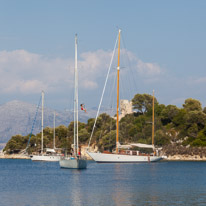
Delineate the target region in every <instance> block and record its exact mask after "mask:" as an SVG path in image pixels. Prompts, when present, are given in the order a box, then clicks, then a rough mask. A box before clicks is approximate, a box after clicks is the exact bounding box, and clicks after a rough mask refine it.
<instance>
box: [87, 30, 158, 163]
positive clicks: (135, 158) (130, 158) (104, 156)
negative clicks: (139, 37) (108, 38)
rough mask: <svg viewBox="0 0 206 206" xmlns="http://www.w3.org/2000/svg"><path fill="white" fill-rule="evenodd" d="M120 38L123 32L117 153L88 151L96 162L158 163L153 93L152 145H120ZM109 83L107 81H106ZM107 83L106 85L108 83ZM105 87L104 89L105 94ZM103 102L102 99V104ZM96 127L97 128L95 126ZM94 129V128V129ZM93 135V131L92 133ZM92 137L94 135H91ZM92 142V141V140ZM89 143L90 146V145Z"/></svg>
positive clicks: (117, 116) (117, 115)
mask: <svg viewBox="0 0 206 206" xmlns="http://www.w3.org/2000/svg"><path fill="white" fill-rule="evenodd" d="M120 37H121V30H119V33H118V62H117V108H116V152H115V153H111V154H108V153H100V152H98V153H95V152H90V151H87V154H88V155H89V156H90V157H91V158H92V159H93V160H95V161H96V162H100V163H102V162H104V163H136V162H156V161H159V160H161V159H162V157H161V156H158V155H156V152H155V146H154V92H153V117H152V120H153V121H152V145H146V144H129V145H120V143H119V77H120ZM106 82H107V79H106ZM106 82H105V83H106ZM104 90H105V87H104V89H103V92H104ZM101 101H102V98H101V100H100V102H101ZM94 127H95V126H94ZM93 129H94V128H93ZM92 133H93V131H92ZM91 137H92V135H91ZM90 141H91V139H90ZM90 141H89V144H90ZM132 147H139V148H151V149H153V151H154V152H153V154H148V155H142V154H140V153H139V151H135V152H134V154H133V151H126V153H124V154H122V153H120V149H123V148H132Z"/></svg>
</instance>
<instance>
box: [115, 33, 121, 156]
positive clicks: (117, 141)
mask: <svg viewBox="0 0 206 206" xmlns="http://www.w3.org/2000/svg"><path fill="white" fill-rule="evenodd" d="M120 34H121V30H120V29H119V40H118V63H117V122H116V124H117V129H116V153H118V152H119V149H118V147H119V64H120Z"/></svg>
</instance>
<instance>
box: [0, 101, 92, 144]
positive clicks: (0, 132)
mask: <svg viewBox="0 0 206 206" xmlns="http://www.w3.org/2000/svg"><path fill="white" fill-rule="evenodd" d="M36 108H37V105H34V104H30V103H27V102H21V101H17V100H14V101H11V102H8V103H6V104H3V105H1V106H0V144H2V143H6V142H7V141H8V140H9V139H10V138H11V137H12V136H13V135H16V134H21V135H27V134H29V133H30V132H31V128H32V124H33V121H34V117H35V113H36ZM95 112H96V111H95V110H89V111H88V112H87V113H84V112H82V113H80V117H79V119H80V121H81V122H86V121H87V120H88V119H89V118H90V117H93V116H94V115H95ZM53 114H54V110H52V109H49V108H45V109H44V127H47V126H49V127H53ZM56 114H57V116H56V126H59V125H69V123H70V122H71V121H72V119H73V112H72V111H69V112H68V111H56ZM40 130H41V108H39V110H38V115H37V119H36V124H35V127H34V131H33V133H34V134H36V133H38V132H40Z"/></svg>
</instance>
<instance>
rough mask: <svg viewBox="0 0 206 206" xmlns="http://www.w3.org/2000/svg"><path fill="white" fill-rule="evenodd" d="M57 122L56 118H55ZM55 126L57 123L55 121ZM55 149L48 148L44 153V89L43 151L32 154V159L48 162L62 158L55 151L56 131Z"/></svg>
mask: <svg viewBox="0 0 206 206" xmlns="http://www.w3.org/2000/svg"><path fill="white" fill-rule="evenodd" d="M54 122H55V119H54ZM54 126H55V123H54ZM53 142H54V143H53V144H54V146H53V149H51V148H46V153H44V146H43V145H44V91H42V119H41V153H40V154H39V155H32V156H31V160H32V161H48V162H58V161H59V160H60V155H58V154H57V153H56V151H55V132H54V139H53Z"/></svg>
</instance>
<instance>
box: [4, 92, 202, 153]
mask: <svg viewBox="0 0 206 206" xmlns="http://www.w3.org/2000/svg"><path fill="white" fill-rule="evenodd" d="M152 98H153V97H152V96H151V95H149V94H136V95H135V96H134V98H133V99H132V104H133V110H134V113H132V114H127V115H126V116H125V117H123V118H122V119H121V120H120V131H119V139H120V143H121V144H127V143H131V142H139V143H146V144H151V141H152V140H151V136H152ZM94 121H95V120H94V118H91V119H89V120H88V121H87V123H81V122H79V139H80V142H81V143H82V144H88V141H89V138H90V134H91V132H92V128H93V125H94ZM73 124H74V123H73V122H71V123H70V124H69V125H68V126H64V125H60V126H58V127H56V129H55V133H56V147H57V148H67V149H70V148H71V144H72V141H73V133H74V131H73ZM29 136H30V134H28V135H26V136H22V135H19V134H18V135H14V136H12V137H11V139H10V140H9V141H8V142H7V144H6V147H5V148H4V151H5V152H6V153H8V154H11V153H19V152H20V151H21V150H23V149H25V148H26V146H27V143H28V140H29ZM115 137H116V121H115V119H114V118H113V117H111V116H109V115H108V114H106V113H103V114H100V115H99V117H98V119H97V123H96V127H95V130H94V134H93V137H92V141H91V144H94V145H97V146H98V148H99V149H100V151H103V150H108V151H111V150H112V149H114V148H115ZM40 145H41V133H38V134H36V135H33V134H32V135H31V139H30V144H29V147H28V152H29V153H32V152H38V151H40V148H41V146H40ZM155 145H156V146H159V147H163V148H164V147H165V148H169V146H170V145H173V146H174V145H176V146H184V147H186V148H189V147H190V148H195V147H205V146H206V107H205V108H202V105H201V103H200V101H198V100H196V99H192V98H189V99H186V100H185V102H184V104H183V105H182V108H178V107H176V106H174V105H167V106H166V105H164V104H160V103H159V102H158V101H157V99H156V98H155ZM44 148H53V128H49V127H46V128H44Z"/></svg>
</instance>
